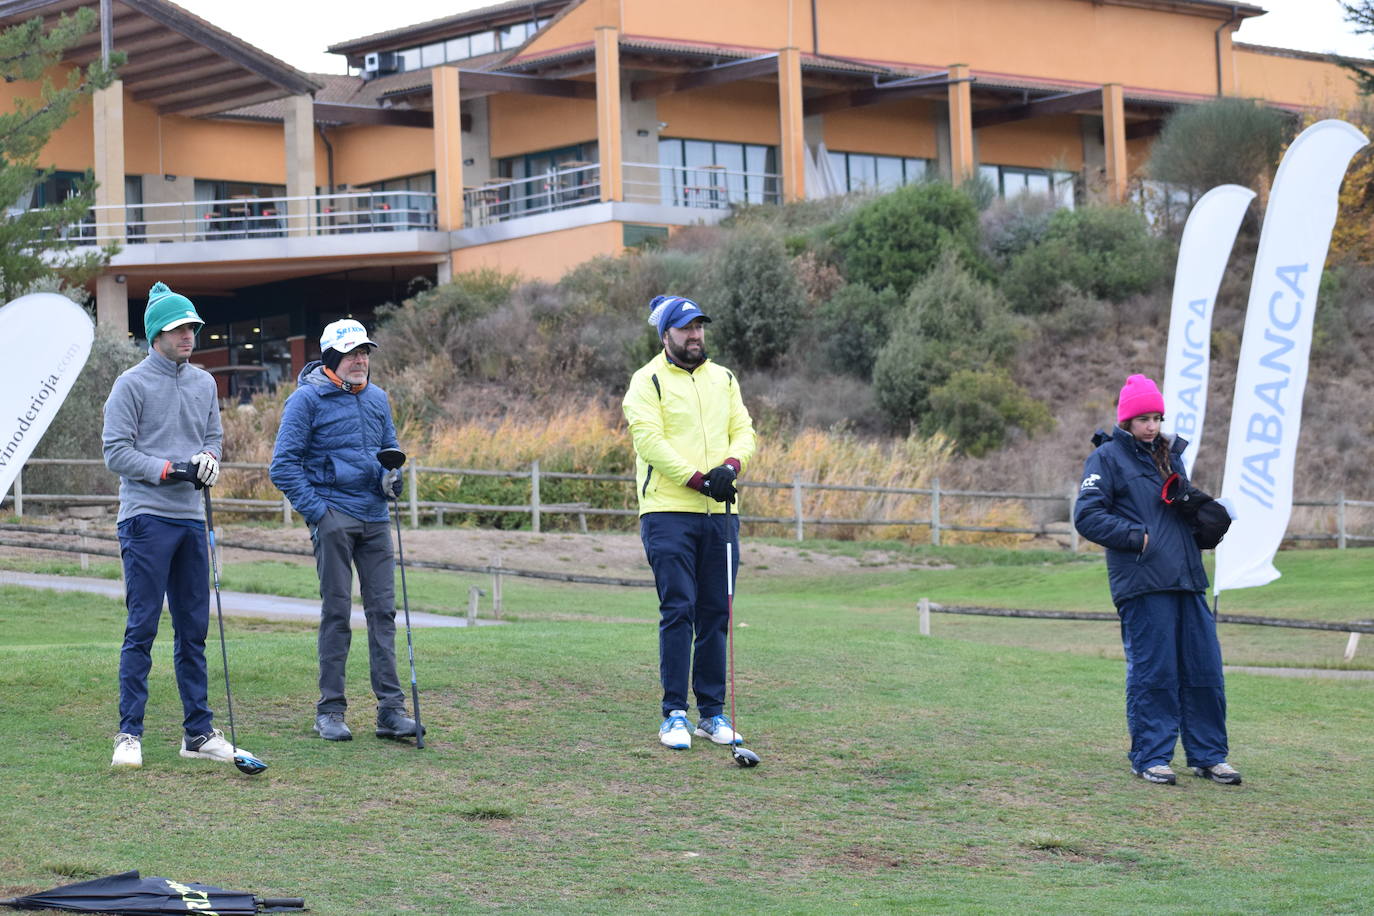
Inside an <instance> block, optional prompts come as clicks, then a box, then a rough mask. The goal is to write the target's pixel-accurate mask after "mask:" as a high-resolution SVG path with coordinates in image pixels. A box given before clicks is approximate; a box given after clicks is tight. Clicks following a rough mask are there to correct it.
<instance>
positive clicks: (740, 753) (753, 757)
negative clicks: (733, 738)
mask: <svg viewBox="0 0 1374 916" xmlns="http://www.w3.org/2000/svg"><path fill="white" fill-rule="evenodd" d="M730 756H732V757H734V758H735V763H738V764H739V765H740V766H742V767H744V768H745V769H748V768H749V767H756V766H758V765H759V755H758V754H755V753H754V752H753V751H751V750H749V748H747V747H739V746H738V745H737V746H735V747H734V748H732V749H731V751H730Z"/></svg>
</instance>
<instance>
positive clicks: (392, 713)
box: [377, 707, 415, 738]
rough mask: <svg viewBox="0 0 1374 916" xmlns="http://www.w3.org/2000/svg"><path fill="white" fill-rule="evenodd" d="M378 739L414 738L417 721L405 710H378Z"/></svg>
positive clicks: (389, 708)
mask: <svg viewBox="0 0 1374 916" xmlns="http://www.w3.org/2000/svg"><path fill="white" fill-rule="evenodd" d="M377 737H378V738H414V737H415V720H414V719H412V718H410V717H409V716H407V715H406V711H405V710H404V709H397V708H394V707H388V708H386V709H379V710H377Z"/></svg>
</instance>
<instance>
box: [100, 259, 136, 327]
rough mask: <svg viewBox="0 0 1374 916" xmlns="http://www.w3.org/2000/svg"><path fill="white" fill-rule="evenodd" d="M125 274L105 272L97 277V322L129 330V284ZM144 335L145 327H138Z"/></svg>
mask: <svg viewBox="0 0 1374 916" xmlns="http://www.w3.org/2000/svg"><path fill="white" fill-rule="evenodd" d="M122 276H123V274H115V273H113V272H111V273H103V274H101V275H100V276H98V277H96V278H95V322H96V324H98V325H101V326H102V327H110V328H114V329H116V330H118V331H121V332H126V331H128V330H129V285H128V284H127V283H124V282H122V281H121V280H119V279H118V278H119V277H122ZM138 334H139V336H140V337H141V336H143V329H142V328H139V329H138Z"/></svg>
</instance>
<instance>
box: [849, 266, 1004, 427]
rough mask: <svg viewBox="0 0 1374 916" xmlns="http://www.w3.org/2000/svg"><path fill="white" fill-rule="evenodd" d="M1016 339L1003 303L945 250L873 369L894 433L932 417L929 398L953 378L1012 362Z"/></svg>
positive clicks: (914, 294)
mask: <svg viewBox="0 0 1374 916" xmlns="http://www.w3.org/2000/svg"><path fill="white" fill-rule="evenodd" d="M1019 336H1020V328H1019V324H1018V322H1017V320H1016V318H1015V316H1013V315H1012V314H1011V311H1010V309H1009V308H1008V306H1007V303H1006V300H1005V299H1003V297H1002V295H1001V294H1000V293H999V292H998V291H997V290H996V289H994V288H993V287H992V286H990V285H989V284H987V283H984V282H982V281H980V280H978V279H977V278H975V277H974V276H973V275H972V274H970V273H969V272H968V271H967V270H966V269H965V268H964V267H963V266H962V265H961V264H960V263H959V260H958V255H957V254H956V253H955V252H954V251H953V250H952V249H946V250H945V251H944V252H942V254H941V256H940V261H939V265H938V266H937V267H936V269H935V270H934V271H932V272H931V273H930V274H929V276H927V277H926V278H925V279H924V280H922V281H921V282H920V283H918V284H917V285H916V286H915V287H914V288H913V289H912V290H911V295H910V296H909V297H908V298H907V302H906V306H905V308H904V310H903V311H902V313H901V315H900V317H899V319H898V321H897V323H896V324H895V326H894V327H893V330H892V333H891V336H890V337H889V338H888V341H887V343H886V344H884V345H883V347H882V349H881V350H880V351H879V353H878V357H877V359H876V360H875V362H874V364H873V385H874V388H875V391H876V394H877V398H878V405H879V406H880V407H881V408H882V409H883V411H884V412H885V413H886V414H887V416H888V418H889V419H890V420H891V422H892V423H893V424H894V425H897V426H902V425H910V424H912V423H914V422H917V421H919V420H920V419H921V418H922V417H923V416H924V415H925V413H926V412H927V411H928V410H929V397H930V393H931V392H932V391H933V390H934V389H936V388H938V387H939V386H940V385H943V384H944V383H945V381H946V380H947V379H949V377H950V376H951V375H952V374H953V373H954V372H956V371H958V370H960V369H979V368H982V367H984V366H987V365H990V364H993V363H997V362H1003V361H1005V360H1007V359H1009V358H1010V357H1011V356H1012V354H1013V353H1014V352H1015V349H1016V343H1017V340H1018V338H1019Z"/></svg>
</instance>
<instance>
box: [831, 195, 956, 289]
mask: <svg viewBox="0 0 1374 916" xmlns="http://www.w3.org/2000/svg"><path fill="white" fill-rule="evenodd" d="M834 243H835V246H836V248H837V249H838V250H839V251H840V252H842V253H843V258H844V269H845V277H846V278H847V279H848V280H849V281H850V282H851V283H862V284H864V285H865V286H869V287H871V288H873V289H882V288H883V287H886V286H891V287H893V288H895V289H896V290H897V291H898V292H900V293H903V294H905V293H906V292H907V291H908V290H910V289H911V287H912V286H913V285H914V284H915V283H916V281H917V280H919V279H921V277H923V276H925V275H926V274H927V273H929V272H930V270H931V269H932V268H933V267H934V266H935V262H936V258H937V257H938V255H939V252H940V250H941V249H942V248H945V247H950V248H952V249H953V250H955V251H956V252H958V253H959V255H960V257H961V259H962V260H963V262H964V263H965V264H966V265H968V266H970V267H975V268H976V269H979V270H981V269H982V268H981V264H980V261H979V258H978V254H977V251H978V210H977V207H975V206H974V203H973V201H972V200H971V199H970V198H969V196H968V195H967V194H965V193H963V192H962V191H959V190H956V189H955V188H952V187H950V186H949V185H947V184H943V183H940V182H921V183H918V184H910V185H906V186H905V187H902V188H898V189H897V190H895V191H893V192H892V193H890V194H885V195H883V196H881V197H878V198H876V199H875V200H873V201H872V202H870V203H869V204H867V205H866V206H864V207H862V208H861V209H860V210H858V211H857V212H856V213H854V215H853V216H852V217H850V218H849V219H848V220H847V221H846V222H845V224H844V225H843V227H842V228H840V229H839V230H838V232H837V233H836V235H835V237H834Z"/></svg>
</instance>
